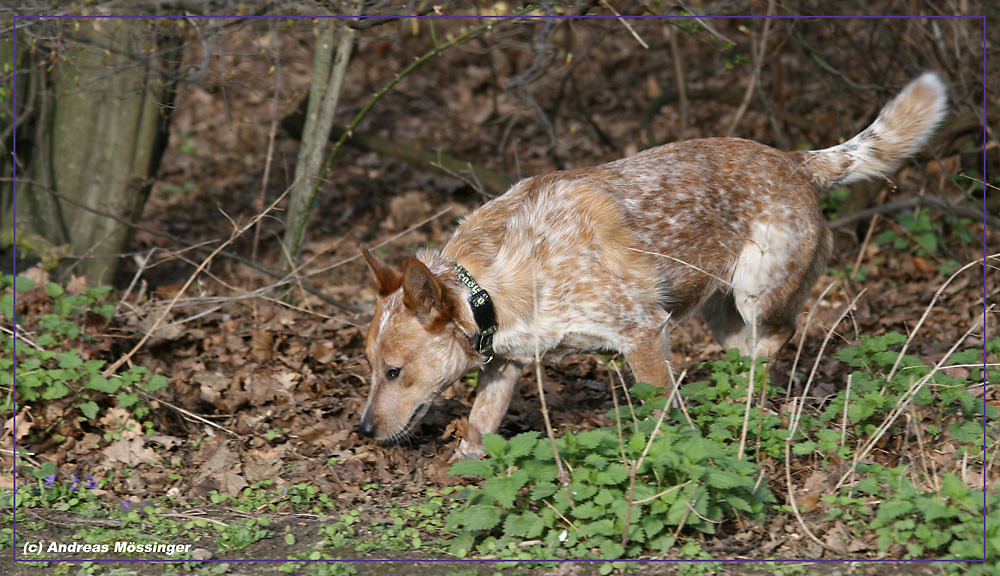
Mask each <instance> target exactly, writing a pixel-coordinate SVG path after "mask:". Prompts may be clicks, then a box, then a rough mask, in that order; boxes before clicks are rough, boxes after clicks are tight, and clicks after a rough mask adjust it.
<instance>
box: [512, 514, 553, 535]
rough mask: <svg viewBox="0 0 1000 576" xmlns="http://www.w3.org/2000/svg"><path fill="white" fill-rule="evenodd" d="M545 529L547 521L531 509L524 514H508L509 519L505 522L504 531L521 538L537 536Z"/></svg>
mask: <svg viewBox="0 0 1000 576" xmlns="http://www.w3.org/2000/svg"><path fill="white" fill-rule="evenodd" d="M543 529H545V521H543V520H542V517H541V516H539V515H538V514H535V513H534V512H532V511H530V510H529V511H527V512H525V513H523V514H511V515H509V516H507V520H506V521H504V524H503V531H504V533H506V534H507V535H508V536H517V537H520V538H537V537H538V536H539V535H541V533H542V530H543Z"/></svg>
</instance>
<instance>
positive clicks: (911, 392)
mask: <svg viewBox="0 0 1000 576" xmlns="http://www.w3.org/2000/svg"><path fill="white" fill-rule="evenodd" d="M992 309H993V306H990V307H989V309H988V310H992ZM982 326H983V318H982V317H981V316H976V319H975V320H974V321H973V322H972V326H970V327H969V329H968V330H966V331H965V333H964V334H962V336H960V337H959V338H958V340H956V341H955V343H954V344H952V346H951V348H949V349H948V352H946V353H945V355H944V356H942V357H941V359H940V360H938V362H937V363H936V364H934V367H933V368H931V370H930V371H929V372H928V373H927V374H925V375H924V376H923V377H922V378H920V379H919V380H917V381H916V382H914V383H913V384H911V385H910V387H909V388H908V389H907V390H906V392H904V393H903V395H902V396H901V397H900V398H899V400H897V401H896V405H895V406H894V407H893V409H892V410H891V411H890V412H889V414H888V415H887V416H886V417H885V419H884V420H883V421H882V424H880V425H879V427H878V428H877V429H876V430H875V433H874V434H872V436H871V437H870V438H869V439H868V442H866V443H865V445H864V447H863V448H861V450H859V451H858V452H857V457H856V458H855V459H854V461H853V462H852V463H851V469H850V470H848V471H847V472H846V473H845V474H844V475H843V476H842V477H841V478H840V481H839V482H837V486H836V488H840V487H841V486H842V485H843V484H844V482H845V481H846V480H847V478H849V477H850V476H851V475H852V474H854V471H855V469H856V468H857V464H858V462H860V461H861V460H864V459H865V458H866V457H867V456H868V454H870V453H871V451H872V450H873V449H874V448H875V445H876V444H878V443H879V441H880V440H882V437H883V436H885V433H886V432H887V431H888V430H889V427H891V426H892V424H893V423H894V422H895V421H896V419H897V418H899V415H900V414H902V413H903V411H904V410H906V408H907V406H909V404H910V402H912V401H913V398H914V397H915V396H916V395H917V392H919V391H920V389H921V388H923V387H924V384H926V383H927V382H929V381H930V379H931V378H933V377H934V375H935V374H937V373H938V371H939V370H940V369H941V367H942V366H944V363H945V362H947V361H948V359H949V358H951V356H952V354H954V353H955V350H958V347H959V346H960V345H961V344H962V342H965V339H966V338H968V337H969V335H970V334H972V333H973V332H975V331H976V330H978V329H979V328H981V327H982ZM899 356H900V358H902V356H903V353H902V352H900V354H899ZM891 379H892V377H891V376H890V377H889V378H887V379H886V380H887V381H889V380H891Z"/></svg>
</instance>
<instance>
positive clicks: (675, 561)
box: [11, 14, 989, 564]
mask: <svg viewBox="0 0 1000 576" xmlns="http://www.w3.org/2000/svg"><path fill="white" fill-rule="evenodd" d="M362 17H364V16H362ZM370 17H386V16H385V15H379V16H370ZM508 17H509V16H457V15H424V16H400V17H398V18H399V19H401V20H402V19H410V18H416V19H476V20H490V19H501V18H508ZM72 18H77V19H100V20H103V19H138V18H147V19H150V18H151V19H164V18H190V19H199V20H201V19H213V18H214V19H220V20H222V19H235V18H242V19H303V18H308V19H315V18H322V19H347V18H355V17H354V16H344V15H323V16H305V15H299V16H285V15H248V16H226V15H183V16H180V15H175V16H169V15H151V16H143V15H131V16H115V15H93V16H80V15H55V16H44V15H43V16H19V15H17V14H15V15H14V17H13V23H12V30H13V31H14V34H13V76H12V83H11V86H12V93H13V104H14V106H13V109H14V119H13V136H12V137H13V145H12V148H11V162H12V165H13V171H12V174H13V187H12V188H13V196H14V198H13V203H12V206H13V210H14V220H15V222H16V220H17V33H16V32H17V22H18V19H21V20H44V19H72ZM546 18H555V19H621V18H628V19H650V18H652V19H690V18H704V19H713V20H731V19H768V18H770V19H776V20H789V19H798V18H809V19H817V20H819V19H822V20H837V19H894V20H895V19H910V18H928V19H935V20H941V19H955V18H958V19H973V20H974V19H979V20H981V21H982V23H983V62H982V64H983V77H982V82H983V84H982V87H983V102H982V105H983V109H982V113H983V116H982V118H983V140H982V141H983V169H982V173H981V176H982V178H983V182H984V186H983V198H982V201H983V229H984V232H985V229H986V226H987V224H986V189H987V187H988V186H989V183H988V182H989V181H988V180H987V178H986V149H985V144H986V139H987V126H986V118H987V117H986V93H987V84H986V16H976V15H969V16H961V15H940V16H925V15H844V16H797V15H770V16H752V15H751V16H746V15H742V16H741V15H728V16H700V15H676V16H650V15H646V16H610V15H596V14H592V15H584V16H545V15H524V16H519V17H518V19H546ZM12 250H13V252H12V253H13V255H14V258H13V274H14V276H17V228H16V226H15V227H14V244H13V246H12ZM986 257H987V252H986V235H985V233H984V234H983V276H982V280H983V383H982V388H983V389H982V401H983V418H982V421H983V459H984V460H983V461H984V466H983V487H984V490H983V557H982V559H975V560H971V559H966V560H951V559H935V558H932V559H854V558H833V559H821V558H817V559H808V558H796V559H772V560H751V559H742V558H729V559H726V558H723V559H687V560H684V559H633V560H603V559H565V558H557V559H551V560H498V559H478V558H455V559H399V560H397V559H392V560H390V559H371V558H349V559H347V558H345V559H337V560H308V559H297V558H274V559H225V558H219V559H216V558H212V559H207V560H173V559H165V558H148V559H147V558H141V559H140V558H124V559H122V558H97V559H87V558H81V559H57V558H35V559H27V558H18V556H17V500H16V496H17V489H18V488H19V485H18V482H17V377H16V367H17V314H16V312H15V315H14V326H13V339H14V344H13V354H12V357H13V362H14V374H13V378H14V385H13V387H12V400H13V408H14V426H13V430H12V438H13V452H14V453H13V455H12V457H13V479H14V490H13V494H14V496H15V500H14V514H13V523H12V524H13V531H14V535H13V539H14V545H13V560H14V562H15V564H17V563H23V562H59V563H73V562H123V563H176V562H197V563H203V562H257V563H285V562H327V563H331V562H333V563H341V562H344V563H413V564H420V563H442V562H444V563H493V564H505V563H508V564H509V563H514V562H517V563H520V564H540V563H562V562H581V563H594V562H601V563H603V562H628V563H633V562H635V563H671V564H681V563H684V564H696V563H707V562H722V563H769V562H773V563H788V562H798V563H801V562H834V563H836V562H863V563H927V562H943V563H985V562H986V560H987V543H986V528H987V526H986V519H987V514H986V509H987V499H988V494H987V490H985V487H986V466H985V462H986V432H987V428H986V342H987V340H988V338H987V322H986V321H987V314H986V311H987V308H986V271H987V269H988V267H987V265H986ZM14 309H15V310H16V309H17V290H16V289H15V290H14Z"/></svg>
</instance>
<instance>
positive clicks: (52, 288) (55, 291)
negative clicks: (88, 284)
mask: <svg viewBox="0 0 1000 576" xmlns="http://www.w3.org/2000/svg"><path fill="white" fill-rule="evenodd" d="M63 292H65V290H63V287H62V286H60V285H58V284H56V283H55V282H49V283H48V284H46V285H45V293H46V294H48V295H49V297H50V298H58V297H59V296H62V295H63Z"/></svg>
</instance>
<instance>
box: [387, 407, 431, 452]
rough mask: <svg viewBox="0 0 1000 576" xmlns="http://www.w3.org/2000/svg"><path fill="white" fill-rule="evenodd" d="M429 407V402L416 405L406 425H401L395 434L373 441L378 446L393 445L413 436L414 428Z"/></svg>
mask: <svg viewBox="0 0 1000 576" xmlns="http://www.w3.org/2000/svg"><path fill="white" fill-rule="evenodd" d="M430 407H431V404H430V402H421V403H420V404H417V407H416V408H414V409H413V412H412V413H410V418H409V420H407V421H406V424H403V426H402V427H401V428H399V429H398V430H396V431H395V432H392V433H389V434H386V435H385V436H381V437H377V438H375V441H377V442H378V443H380V444H394V443H397V442H401V441H403V440H405V439H407V438H409V437H410V436H411V435H412V434H413V430H414V429H415V428H416V426H417V423H419V422H420V419H421V418H423V417H424V415H425V414H427V410H428V409H429V408H430Z"/></svg>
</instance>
